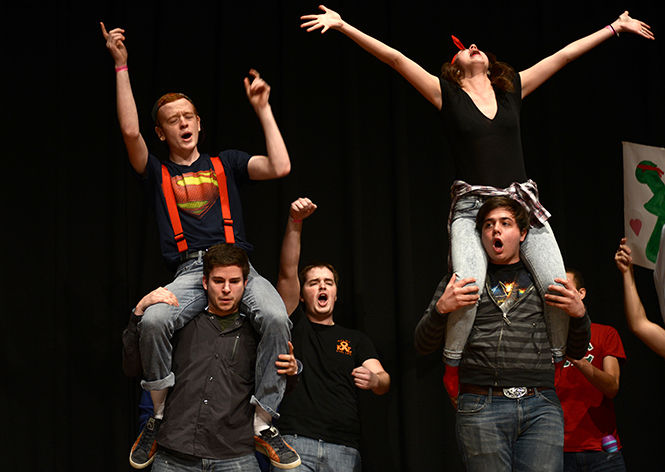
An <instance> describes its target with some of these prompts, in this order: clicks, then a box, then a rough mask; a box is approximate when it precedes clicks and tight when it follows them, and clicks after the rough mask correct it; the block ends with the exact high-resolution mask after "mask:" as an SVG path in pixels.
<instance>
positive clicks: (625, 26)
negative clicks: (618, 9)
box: [612, 10, 656, 39]
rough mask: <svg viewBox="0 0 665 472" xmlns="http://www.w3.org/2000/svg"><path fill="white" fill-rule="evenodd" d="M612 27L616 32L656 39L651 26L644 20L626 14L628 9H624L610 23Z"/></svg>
mask: <svg viewBox="0 0 665 472" xmlns="http://www.w3.org/2000/svg"><path fill="white" fill-rule="evenodd" d="M612 28H614V30H615V31H616V32H617V33H634V34H637V35H640V36H642V37H643V38H646V39H656V38H655V36H654V35H653V33H652V32H651V26H649V25H647V24H646V23H645V22H643V21H640V20H636V19H635V18H631V17H630V16H629V15H628V10H626V11H624V12H623V13H622V14H621V16H619V19H618V20H615V21H614V22H613V23H612Z"/></svg>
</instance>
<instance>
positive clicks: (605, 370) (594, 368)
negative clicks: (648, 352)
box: [556, 269, 626, 472]
mask: <svg viewBox="0 0 665 472" xmlns="http://www.w3.org/2000/svg"><path fill="white" fill-rule="evenodd" d="M566 277H567V278H568V280H572V281H574V283H575V287H576V288H577V290H578V292H579V294H580V297H581V298H582V299H584V297H585V296H586V289H585V288H584V278H583V277H582V274H581V272H580V271H578V270H575V269H567V270H566ZM625 359H626V354H625V353H624V350H623V344H622V343H621V338H620V337H619V333H617V330H616V329H614V328H612V327H611V326H607V325H602V324H598V323H591V340H590V342H589V348H588V351H587V354H586V356H584V357H583V358H582V359H580V360H572V359H569V360H566V361H565V363H564V365H563V367H562V368H561V372H560V376H559V379H558V382H557V386H556V390H557V394H558V395H559V400H560V401H561V406H562V408H563V418H564V446H563V449H564V472H569V471H571V472H572V471H578V470H585V471H596V470H603V471H625V470H626V466H625V463H624V460H623V455H622V453H621V442H620V440H619V435H618V433H617V425H616V416H615V414H614V403H613V401H612V399H613V398H614V397H615V396H616V394H617V393H618V392H619V375H620V364H621V363H622V362H623V361H625Z"/></svg>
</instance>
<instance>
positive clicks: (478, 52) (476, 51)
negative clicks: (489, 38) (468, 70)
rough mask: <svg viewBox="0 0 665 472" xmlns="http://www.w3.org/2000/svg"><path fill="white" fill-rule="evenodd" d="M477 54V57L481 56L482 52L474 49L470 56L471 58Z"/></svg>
mask: <svg viewBox="0 0 665 472" xmlns="http://www.w3.org/2000/svg"><path fill="white" fill-rule="evenodd" d="M476 54H477V55H480V51H478V50H477V49H474V50H473V51H471V53H470V54H469V57H473V56H475V55H476Z"/></svg>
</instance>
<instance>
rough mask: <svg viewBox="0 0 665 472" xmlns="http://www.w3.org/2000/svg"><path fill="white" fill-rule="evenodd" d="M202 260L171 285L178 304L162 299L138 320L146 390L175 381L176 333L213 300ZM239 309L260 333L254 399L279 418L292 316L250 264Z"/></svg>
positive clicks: (182, 268)
mask: <svg viewBox="0 0 665 472" xmlns="http://www.w3.org/2000/svg"><path fill="white" fill-rule="evenodd" d="M202 279H203V260H202V258H201V257H200V256H199V258H198V259H194V260H191V261H187V262H184V263H183V264H181V265H180V267H178V270H177V272H176V276H175V279H174V280H173V282H171V283H170V284H168V285H167V286H166V288H168V289H169V290H170V291H171V292H173V293H174V294H175V296H176V297H177V298H178V302H179V306H171V305H167V304H166V303H158V304H156V305H152V306H150V307H149V308H148V309H147V310H146V311H145V313H144V314H143V316H142V317H141V321H139V325H138V328H139V334H140V338H139V343H140V350H141V362H142V364H143V375H144V379H145V380H143V381H142V382H141V386H142V387H143V388H144V389H145V390H162V389H165V388H169V387H172V386H173V385H174V384H175V375H174V374H173V372H171V359H172V350H173V346H172V345H171V338H172V336H173V333H174V332H175V331H176V330H178V329H180V328H182V327H183V326H184V325H185V324H186V323H187V322H188V321H190V320H191V319H192V318H194V317H195V316H196V315H198V314H199V313H201V311H203V310H204V309H205V307H206V306H207V304H208V298H207V296H206V292H205V290H204V289H203V283H202ZM240 311H242V312H243V313H244V314H246V315H247V316H249V319H250V320H251V322H252V326H253V327H254V329H255V330H256V331H257V332H258V333H259V335H260V340H259V344H258V346H257V350H256V371H255V390H254V396H252V399H251V403H252V404H253V405H257V404H258V405H260V406H261V407H262V408H263V409H264V410H265V411H267V412H268V413H270V414H271V415H272V416H273V417H274V418H279V414H278V413H277V407H278V406H279V404H280V402H281V401H282V397H283V396H284V390H285V389H286V377H285V376H283V375H279V374H278V373H277V368H276V367H275V361H276V360H277V356H278V355H279V354H286V353H288V352H289V347H288V342H289V340H290V339H291V332H290V330H291V320H289V316H288V315H287V313H286V308H284V302H283V301H282V299H281V297H280V296H279V294H278V293H277V290H275V288H274V287H273V286H272V285H271V284H270V282H268V281H267V280H266V279H264V278H263V277H261V276H260V275H259V274H258V273H257V272H256V270H255V269H254V267H253V266H251V265H250V271H249V277H248V282H247V287H246V288H245V293H244V295H243V297H242V302H241V306H240Z"/></svg>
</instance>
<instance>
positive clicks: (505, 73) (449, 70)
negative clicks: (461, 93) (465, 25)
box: [441, 52, 515, 92]
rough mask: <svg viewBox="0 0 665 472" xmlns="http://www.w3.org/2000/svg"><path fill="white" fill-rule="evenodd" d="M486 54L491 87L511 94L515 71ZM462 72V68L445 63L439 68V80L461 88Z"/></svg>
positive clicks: (493, 56)
mask: <svg viewBox="0 0 665 472" xmlns="http://www.w3.org/2000/svg"><path fill="white" fill-rule="evenodd" d="M485 54H487V59H489V68H488V71H489V79H490V82H491V83H492V86H494V87H496V88H498V89H499V90H503V91H504V92H513V91H514V87H513V79H514V78H515V69H513V68H512V67H511V66H510V65H508V64H507V63H505V62H501V61H497V60H496V56H495V55H494V54H492V53H491V52H487V53H485ZM463 76H464V72H462V68H461V67H460V66H459V65H458V64H455V63H452V64H451V63H450V62H446V63H445V64H443V65H442V66H441V78H442V79H445V80H447V81H449V82H453V83H456V84H457V85H459V86H460V87H461V86H462V77H463Z"/></svg>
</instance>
